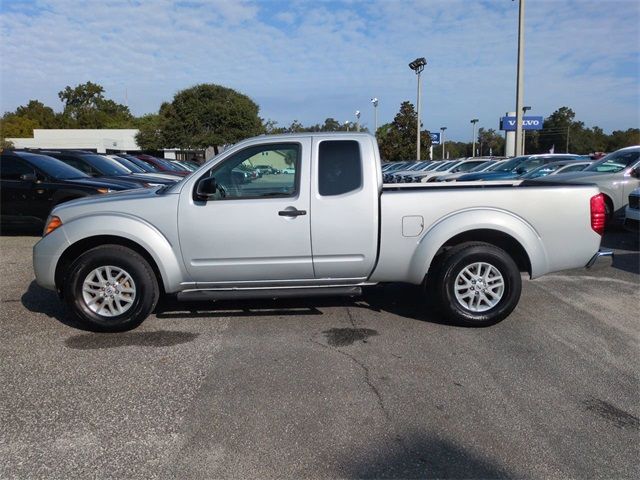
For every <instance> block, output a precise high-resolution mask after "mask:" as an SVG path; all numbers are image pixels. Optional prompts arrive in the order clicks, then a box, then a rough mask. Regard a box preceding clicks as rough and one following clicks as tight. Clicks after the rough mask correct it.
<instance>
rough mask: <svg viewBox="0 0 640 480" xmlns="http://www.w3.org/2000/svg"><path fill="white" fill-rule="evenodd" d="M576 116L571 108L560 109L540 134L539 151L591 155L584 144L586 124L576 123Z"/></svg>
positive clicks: (546, 121) (547, 121)
mask: <svg viewBox="0 0 640 480" xmlns="http://www.w3.org/2000/svg"><path fill="white" fill-rule="evenodd" d="M575 117H576V114H575V112H574V111H573V110H572V109H570V108H569V107H560V108H559V109H558V110H556V111H555V112H553V113H552V114H551V115H549V117H547V119H546V120H545V121H544V124H543V127H542V130H541V131H540V132H539V137H540V141H539V149H540V150H541V151H543V152H548V151H549V150H550V149H551V147H553V148H554V150H555V152H556V153H561V152H569V153H589V152H588V151H586V150H588V148H587V147H585V146H584V145H583V142H584V123H583V122H577V121H575V120H574V119H575Z"/></svg>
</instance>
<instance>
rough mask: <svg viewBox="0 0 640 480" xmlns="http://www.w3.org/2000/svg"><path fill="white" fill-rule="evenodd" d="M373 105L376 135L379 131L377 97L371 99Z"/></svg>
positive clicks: (374, 132)
mask: <svg viewBox="0 0 640 480" xmlns="http://www.w3.org/2000/svg"><path fill="white" fill-rule="evenodd" d="M371 103H372V104H373V118H374V126H375V130H374V131H373V134H374V135H375V134H376V132H377V131H378V99H377V98H376V97H373V98H372V99H371Z"/></svg>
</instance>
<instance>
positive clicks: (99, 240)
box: [55, 235, 165, 293]
mask: <svg viewBox="0 0 640 480" xmlns="http://www.w3.org/2000/svg"><path fill="white" fill-rule="evenodd" d="M101 245H120V246H123V247H127V248H130V249H131V250H133V251H134V252H136V253H138V254H139V255H141V256H142V257H143V258H144V259H145V260H146V261H147V262H148V263H149V266H151V269H152V270H153V273H154V274H155V276H156V278H157V279H158V286H159V287H160V290H161V293H164V292H165V286H164V279H163V277H162V273H161V271H160V268H159V267H158V263H157V262H156V260H155V259H154V258H153V256H152V255H151V254H150V253H149V252H148V251H147V250H146V249H145V248H144V247H142V246H141V245H140V244H138V243H136V242H134V241H133V240H130V239H128V238H124V237H119V236H116V235H95V236H92V237H87V238H83V239H82V240H78V241H77V242H75V243H73V244H71V245H69V247H67V249H66V250H65V251H64V252H63V253H62V255H61V256H60V259H59V260H58V263H57V264H56V271H55V284H56V290H57V291H58V292H60V291H61V290H62V285H63V283H64V281H65V275H66V273H67V271H68V269H69V266H70V265H71V264H72V263H73V261H74V260H75V259H76V258H78V257H79V256H80V255H82V254H83V253H84V252H86V251H88V250H91V249H92V248H94V247H98V246H101Z"/></svg>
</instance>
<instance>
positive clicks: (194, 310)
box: [155, 283, 450, 325]
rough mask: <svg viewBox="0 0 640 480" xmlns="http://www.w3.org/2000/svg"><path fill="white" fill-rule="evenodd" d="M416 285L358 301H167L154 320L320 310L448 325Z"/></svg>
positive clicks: (372, 291) (366, 294)
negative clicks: (339, 309)
mask: <svg viewBox="0 0 640 480" xmlns="http://www.w3.org/2000/svg"><path fill="white" fill-rule="evenodd" d="M423 295H424V294H423V292H422V289H421V288H420V287H418V286H415V285H408V284H400V283H391V284H385V285H378V286H375V287H368V288H366V289H364V290H363V294H362V296H359V297H321V298H314V297H306V298H287V299H273V300H265V299H260V300H242V301H237V300H218V301H215V302H206V301H198V302H178V301H177V300H175V299H173V298H171V297H169V298H167V299H165V300H164V301H163V302H161V304H160V305H158V307H157V308H156V312H155V313H156V317H158V318H163V319H171V318H176V319H177V318H203V317H211V318H217V317H263V316H269V317H272V316H295V315H323V312H322V311H321V310H320V309H321V308H329V307H353V308H364V309H367V310H371V311H374V312H386V313H391V314H393V315H398V316H401V317H405V318H410V319H413V320H418V321H425V322H430V323H438V324H445V325H446V324H449V323H450V322H448V321H447V320H446V319H445V318H443V317H442V316H440V315H439V314H438V312H437V311H436V309H435V307H433V305H431V304H430V303H429V302H427V301H426V300H425V299H424V298H423Z"/></svg>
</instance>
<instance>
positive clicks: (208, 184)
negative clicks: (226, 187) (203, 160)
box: [196, 177, 218, 200]
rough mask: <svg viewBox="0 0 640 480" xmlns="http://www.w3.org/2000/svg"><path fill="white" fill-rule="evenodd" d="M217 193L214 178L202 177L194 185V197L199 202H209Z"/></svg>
mask: <svg viewBox="0 0 640 480" xmlns="http://www.w3.org/2000/svg"><path fill="white" fill-rule="evenodd" d="M217 191H218V184H217V183H216V179H215V177H204V178H201V179H200V180H199V181H198V184H197V185H196V196H197V197H198V198H199V199H201V200H209V199H210V198H211V197H212V196H213V195H214V194H215V193H216V192H217Z"/></svg>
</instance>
